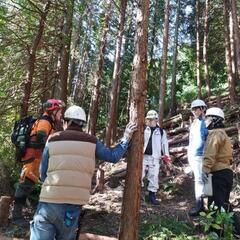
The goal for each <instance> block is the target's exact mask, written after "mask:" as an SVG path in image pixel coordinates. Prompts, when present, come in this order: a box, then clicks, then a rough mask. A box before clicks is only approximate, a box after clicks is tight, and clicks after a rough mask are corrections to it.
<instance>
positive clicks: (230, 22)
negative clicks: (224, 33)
mask: <svg viewBox="0 0 240 240" xmlns="http://www.w3.org/2000/svg"><path fill="white" fill-rule="evenodd" d="M233 31H234V30H233V16H232V11H229V40H230V54H231V66H232V75H233V79H234V82H236V67H237V62H236V61H235V60H236V58H235V46H234V33H233Z"/></svg>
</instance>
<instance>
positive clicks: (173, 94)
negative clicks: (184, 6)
mask: <svg viewBox="0 0 240 240" xmlns="http://www.w3.org/2000/svg"><path fill="white" fill-rule="evenodd" d="M176 5H177V13H176V21H175V37H174V50H173V71H172V82H171V106H170V115H171V116H173V115H175V114H176V112H177V99H176V75H177V56H178V28H179V12H180V0H177V3H176Z"/></svg>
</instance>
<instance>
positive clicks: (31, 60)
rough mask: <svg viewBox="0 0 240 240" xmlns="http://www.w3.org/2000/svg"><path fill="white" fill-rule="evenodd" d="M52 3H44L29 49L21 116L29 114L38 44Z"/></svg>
mask: <svg viewBox="0 0 240 240" xmlns="http://www.w3.org/2000/svg"><path fill="white" fill-rule="evenodd" d="M50 5H51V1H50V0H49V1H47V2H46V4H45V5H44V9H43V11H42V12H41V16H40V21H39V27H38V31H37V34H36V36H35V38H34V40H33V44H32V47H31V49H30V50H29V57H28V71H27V76H26V80H25V83H24V96H23V102H22V107H21V117H24V116H27V114H28V108H29V99H30V96H31V90H32V82H33V75H34V71H35V63H36V53H37V49H38V46H39V44H40V42H41V39H42V35H43V32H44V28H45V23H46V18H47V14H48V12H49V9H50Z"/></svg>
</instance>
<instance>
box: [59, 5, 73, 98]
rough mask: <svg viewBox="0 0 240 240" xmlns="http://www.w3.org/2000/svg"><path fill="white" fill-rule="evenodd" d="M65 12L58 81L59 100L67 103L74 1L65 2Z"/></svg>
mask: <svg viewBox="0 0 240 240" xmlns="http://www.w3.org/2000/svg"><path fill="white" fill-rule="evenodd" d="M65 4H66V11H65V14H66V15H65V24H64V27H63V47H62V52H61V61H60V69H59V80H60V86H61V91H60V99H61V100H63V101H64V102H67V96H68V65H69V59H70V46H71V36H72V19H73V8H74V0H67V1H66V3H65Z"/></svg>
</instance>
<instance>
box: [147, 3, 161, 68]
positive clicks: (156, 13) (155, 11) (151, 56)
mask: <svg viewBox="0 0 240 240" xmlns="http://www.w3.org/2000/svg"><path fill="white" fill-rule="evenodd" d="M158 2H159V0H155V4H154V16H153V30H152V36H151V48H150V52H149V59H150V61H149V72H150V71H151V69H152V67H153V63H154V60H153V56H154V46H155V44H156V40H157V36H156V30H157V24H158V23H157V15H158V11H159V8H158Z"/></svg>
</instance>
